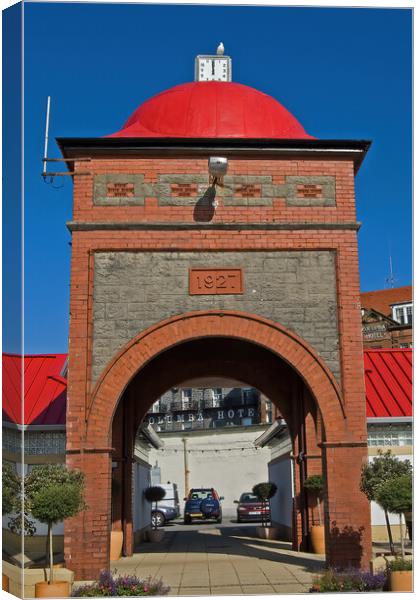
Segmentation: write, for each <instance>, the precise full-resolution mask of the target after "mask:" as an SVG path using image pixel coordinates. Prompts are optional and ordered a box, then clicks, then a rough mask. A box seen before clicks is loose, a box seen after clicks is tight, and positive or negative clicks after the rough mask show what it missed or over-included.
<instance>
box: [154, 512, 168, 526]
mask: <svg viewBox="0 0 419 600" xmlns="http://www.w3.org/2000/svg"><path fill="white" fill-rule="evenodd" d="M165 521H166V519H165V518H164V514H163V513H161V512H160V511H156V512H153V513H151V523H152V525H153V526H154V527H163V525H164V523H165Z"/></svg>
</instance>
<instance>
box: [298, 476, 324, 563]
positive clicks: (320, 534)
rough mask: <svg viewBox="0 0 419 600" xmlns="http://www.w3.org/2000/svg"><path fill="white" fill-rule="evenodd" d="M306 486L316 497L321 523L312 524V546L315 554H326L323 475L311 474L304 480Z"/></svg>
mask: <svg viewBox="0 0 419 600" xmlns="http://www.w3.org/2000/svg"><path fill="white" fill-rule="evenodd" d="M303 485H304V488H305V489H306V490H307V491H309V492H311V493H312V494H313V495H314V496H315V498H316V503H317V513H318V519H319V524H318V525H314V524H312V525H311V529H310V541H311V546H312V548H313V551H314V554H324V553H325V551H326V550H325V541H324V525H323V519H322V511H321V506H320V497H321V493H322V491H323V487H324V485H323V477H322V476H321V475H311V476H310V477H307V479H306V480H305V481H304V484H303Z"/></svg>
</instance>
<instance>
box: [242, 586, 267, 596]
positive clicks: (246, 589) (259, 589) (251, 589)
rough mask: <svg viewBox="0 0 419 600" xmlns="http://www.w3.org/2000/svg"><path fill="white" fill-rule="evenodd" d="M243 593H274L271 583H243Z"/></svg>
mask: <svg viewBox="0 0 419 600" xmlns="http://www.w3.org/2000/svg"><path fill="white" fill-rule="evenodd" d="M242 590H243V594H253V595H254V594H274V593H275V590H274V587H273V586H272V585H243V586H242Z"/></svg>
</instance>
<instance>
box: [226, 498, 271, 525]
mask: <svg viewBox="0 0 419 600" xmlns="http://www.w3.org/2000/svg"><path fill="white" fill-rule="evenodd" d="M234 502H235V503H236V504H238V506H237V522H238V523H241V522H242V521H262V516H263V517H264V519H263V520H264V521H269V519H270V514H271V513H270V509H269V504H268V505H266V506H264V505H263V502H261V501H260V500H259V499H258V497H257V496H255V494H252V492H244V493H243V494H242V495H241V496H240V500H235V501H234Z"/></svg>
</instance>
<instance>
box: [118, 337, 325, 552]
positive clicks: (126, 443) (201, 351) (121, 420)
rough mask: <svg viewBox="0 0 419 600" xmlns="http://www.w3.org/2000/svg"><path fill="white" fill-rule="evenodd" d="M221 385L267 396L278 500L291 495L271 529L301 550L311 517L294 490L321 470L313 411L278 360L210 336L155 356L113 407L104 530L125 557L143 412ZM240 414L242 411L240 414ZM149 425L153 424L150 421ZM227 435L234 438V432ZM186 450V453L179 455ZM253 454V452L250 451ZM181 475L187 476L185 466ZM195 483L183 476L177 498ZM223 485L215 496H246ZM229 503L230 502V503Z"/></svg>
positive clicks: (130, 545) (304, 390)
mask: <svg viewBox="0 0 419 600" xmlns="http://www.w3.org/2000/svg"><path fill="white" fill-rule="evenodd" d="M227 383H229V384H231V386H232V385H233V384H236V385H237V386H240V385H241V386H246V388H248V389H254V390H259V391H260V392H261V393H262V395H263V397H265V398H268V399H269V400H270V401H271V402H272V404H273V405H274V406H275V411H274V420H275V419H280V420H281V421H282V422H286V425H287V429H288V433H289V436H290V445H291V449H292V451H291V454H290V456H289V457H288V462H289V465H288V467H289V469H290V473H292V475H290V477H292V481H291V480H289V481H287V485H288V486H289V489H287V490H281V491H282V495H284V494H285V495H290V496H291V494H292V491H291V489H292V490H293V492H294V493H293V496H294V497H293V504H292V508H291V510H290V514H289V515H288V516H287V518H286V523H280V524H279V525H281V526H283V527H284V529H285V528H286V527H288V528H289V530H290V533H291V538H292V542H293V548H294V549H295V550H308V549H309V542H308V534H309V528H310V522H309V517H310V514H312V511H311V513H310V506H309V502H308V497H307V494H306V493H305V490H304V488H303V485H302V484H303V482H304V479H305V478H306V477H307V476H308V475H312V474H320V473H321V470H322V467H321V451H320V449H319V447H318V443H320V442H321V441H322V426H321V417H320V413H319V410H318V407H317V405H316V403H315V401H314V399H313V397H312V395H311V393H310V390H309V389H308V387H307V385H306V384H305V382H304V381H303V380H302V378H301V376H300V375H299V374H298V373H297V372H296V370H295V369H294V368H293V367H292V366H291V365H289V364H288V363H286V362H285V361H284V360H283V359H281V358H280V357H279V356H278V355H276V354H275V353H273V352H272V351H270V350H268V349H267V348H264V347H262V346H260V345H257V344H254V343H251V342H248V341H246V340H243V339H234V338H229V337H222V336H216V337H205V338H198V339H194V340H190V341H187V342H183V343H181V344H178V345H175V346H173V347H171V348H169V349H167V350H165V351H163V352H161V353H160V354H158V356H156V357H155V358H154V359H153V360H152V361H150V362H148V363H147V365H146V366H145V367H143V368H142V369H141V370H140V371H138V372H137V373H136V375H135V376H134V377H133V378H132V380H131V381H130V382H129V384H128V386H127V387H126V389H125V391H124V393H123V395H122V397H121V400H120V402H119V404H118V407H117V409H116V412H115V415H114V419H113V428H112V447H113V448H115V451H114V455H113V457H112V460H113V465H114V469H113V481H116V482H117V483H118V485H116V486H114V487H115V490H114V493H113V494H112V509H113V510H112V513H113V524H112V527H113V528H116V529H122V530H123V531H124V553H125V554H126V555H130V554H132V552H133V550H134V547H135V543H136V539H137V533H138V532H137V531H136V527H137V526H138V525H136V522H139V521H141V519H140V520H139V519H138V516H136V513H137V514H138V502H139V501H140V499H138V500H137V501H135V499H134V503H135V507H134V508H133V500H132V499H133V494H132V486H133V477H134V483H136V484H137V488H138V487H140V488H141V489H142V488H143V485H140V486H138V482H136V480H135V477H136V475H135V473H134V475H133V474H132V472H130V469H131V464H132V461H133V456H134V452H135V447H136V440H137V441H138V433H139V431H141V428H142V427H143V425H144V422H145V421H147V422H149V421H150V414H149V412H148V411H149V410H150V408H151V407H152V406H153V405H154V404H155V402H156V401H157V400H158V399H159V398H161V397H162V395H163V394H164V393H165V392H167V390H171V389H172V390H173V389H174V388H175V389H178V388H183V389H184V388H188V387H192V386H195V387H197V386H198V385H200V386H204V387H205V386H206V387H209V386H210V385H212V386H215V384H219V385H222V384H227ZM226 406H227V405H226ZM241 410H243V411H244V408H242V409H241ZM225 413H226V416H228V415H229V414H230V416H231V418H233V415H235V413H234V410H233V409H232V408H226V411H225ZM189 414H191V413H189ZM246 414H247V413H246ZM223 416H224V412H223ZM151 421H152V422H153V423H154V419H153V417H151ZM157 423H158V421H157ZM180 425H181V430H182V431H184V430H185V422H184V418H183V419H182V421H180ZM186 425H188V422H187V423H186ZM156 429H158V428H156ZM186 429H188V427H186ZM229 431H230V432H231V434H234V427H231V428H230V429H229ZM202 432H204V429H203V430H202ZM186 435H187V434H186ZM258 435H260V432H259V433H258V434H255V435H254V438H255V439H256V437H258ZM308 445H309V447H308ZM190 452H191V451H190V450H186V453H190ZM255 452H257V449H256V448H255ZM187 456H188V454H185V453H183V456H182V453H181V452H180V451H179V455H178V460H179V461H182V460H185V459H187ZM215 458H216V459H218V460H220V459H221V460H222V458H221V455H218V456H217V454H215ZM134 462H135V461H134ZM267 462H268V461H267ZM224 466H225V465H224ZM238 468H239V467H238ZM265 468H266V477H265V478H264V479H265V480H267V479H268V465H267V463H266V464H265ZM185 469H186V470H187V471H189V469H187V467H185ZM185 473H186V471H185ZM228 479H230V484H229V482H228ZM197 481H198V480H197ZM258 482H259V481H254V482H253V483H254V484H255V483H258ZM178 483H179V482H178ZM195 483H196V482H195V481H194V480H193V478H192V477H191V479H190V481H189V482H188V480H187V479H186V477H185V483H184V485H183V481H182V482H181V485H180V488H181V490H180V491H181V494H180V497H181V499H183V497H184V495H185V494H187V493H189V489H190V488H191V487H193V486H194V485H195ZM229 485H231V477H230V478H229V477H228V474H226V481H225V484H224V485H223V489H222V493H223V494H224V495H228V496H229V497H230V496H231V495H234V496H236V497H238V496H240V493H241V492H248V491H250V490H248V489H247V488H246V489H238V490H233V491H231V489H228V492H226V489H227V488H228V486H229ZM184 488H185V490H184ZM186 488H189V489H186ZM278 496H279V495H278ZM229 500H230V501H231V499H230V498H229ZM273 502H274V501H273ZM229 508H231V507H230V506H229Z"/></svg>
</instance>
